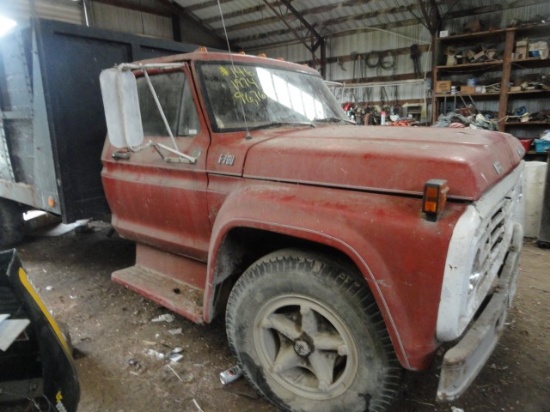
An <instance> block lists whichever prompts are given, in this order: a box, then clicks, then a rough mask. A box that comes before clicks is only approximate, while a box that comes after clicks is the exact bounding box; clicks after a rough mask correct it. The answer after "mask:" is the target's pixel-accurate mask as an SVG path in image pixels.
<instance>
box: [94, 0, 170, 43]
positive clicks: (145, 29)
mask: <svg viewBox="0 0 550 412" xmlns="http://www.w3.org/2000/svg"><path fill="white" fill-rule="evenodd" d="M88 5H89V14H90V25H91V26H93V27H97V28H100V29H107V30H116V31H121V32H125V33H133V34H141V35H144V36H150V37H158V38H162V39H170V40H172V39H173V36H174V31H173V27H172V19H171V18H170V17H166V16H161V15H158V14H151V13H144V12H141V11H137V10H131V9H124V8H122V7H115V6H111V5H108V4H102V3H96V2H88Z"/></svg>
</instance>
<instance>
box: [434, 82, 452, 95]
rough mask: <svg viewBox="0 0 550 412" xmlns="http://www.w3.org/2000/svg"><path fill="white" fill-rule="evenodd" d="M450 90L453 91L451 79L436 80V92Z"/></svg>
mask: <svg viewBox="0 0 550 412" xmlns="http://www.w3.org/2000/svg"><path fill="white" fill-rule="evenodd" d="M450 91H451V81H450V80H438V81H437V82H435V92H436V93H449V92H450Z"/></svg>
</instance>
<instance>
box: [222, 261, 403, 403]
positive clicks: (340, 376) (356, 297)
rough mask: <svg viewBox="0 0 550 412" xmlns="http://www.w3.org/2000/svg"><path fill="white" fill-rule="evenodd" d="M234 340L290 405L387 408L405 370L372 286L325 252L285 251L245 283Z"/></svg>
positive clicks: (266, 385) (234, 313)
mask: <svg viewBox="0 0 550 412" xmlns="http://www.w3.org/2000/svg"><path fill="white" fill-rule="evenodd" d="M226 327H227V335H228V340H229V345H230V347H231V349H232V351H233V353H234V354H235V356H236V357H237V358H238V361H239V364H240V366H241V367H242V368H243V370H244V372H245V375H246V377H247V378H248V380H249V381H250V382H251V384H252V385H253V386H254V387H255V388H256V389H257V390H258V391H259V392H260V393H262V394H263V395H264V396H265V397H266V398H267V399H268V400H270V401H271V402H272V403H274V404H275V405H276V406H278V407H279V408H281V409H284V410H288V411H326V412H329V411H349V412H353V411H377V412H381V411H385V410H386V409H387V408H388V406H389V405H390V404H391V402H392V400H393V399H394V398H395V395H396V393H397V391H398V389H399V381H400V375H401V368H400V367H399V364H398V362H397V360H396V358H395V354H394V352H393V348H392V345H391V342H390V339H389V337H388V334H387V331H386V328H385V326H384V322H383V320H382V316H381V314H380V312H379V310H378V309H377V306H376V304H375V302H374V299H373V297H372V295H371V293H370V292H369V290H368V289H367V288H366V286H365V285H364V284H363V283H362V282H360V281H358V280H356V278H355V276H354V275H353V274H352V273H350V270H349V269H348V268H345V267H343V266H341V265H339V264H337V263H334V262H331V261H329V260H326V259H324V258H323V257H321V256H318V255H314V254H309V253H306V252H298V251H292V250H283V251H279V252H275V253H272V254H270V255H268V256H266V257H264V258H262V259H261V260H259V261H257V262H256V263H255V264H253V265H252V266H251V267H250V268H249V269H248V270H247V271H246V272H245V273H244V274H243V275H242V276H241V278H240V279H239V280H238V281H237V283H236V284H235V287H234V288H233V290H232V292H231V295H230V297H229V301H228V306H227V312H226Z"/></svg>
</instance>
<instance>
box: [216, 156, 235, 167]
mask: <svg viewBox="0 0 550 412" xmlns="http://www.w3.org/2000/svg"><path fill="white" fill-rule="evenodd" d="M218 164H219V165H225V166H233V165H234V164H235V156H233V155H231V154H227V153H222V154H221V155H220V157H219V159H218Z"/></svg>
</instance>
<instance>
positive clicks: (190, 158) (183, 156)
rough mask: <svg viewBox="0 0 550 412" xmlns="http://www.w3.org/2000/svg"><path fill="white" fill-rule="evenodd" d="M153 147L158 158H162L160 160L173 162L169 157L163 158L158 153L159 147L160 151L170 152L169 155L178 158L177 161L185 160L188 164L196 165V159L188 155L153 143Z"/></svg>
mask: <svg viewBox="0 0 550 412" xmlns="http://www.w3.org/2000/svg"><path fill="white" fill-rule="evenodd" d="M153 147H154V148H155V150H156V151H157V152H158V154H159V155H160V157H162V160H164V161H165V162H173V161H174V160H173V159H172V158H170V157H166V156H164V155H163V154H162V153H161V152H160V150H159V147H160V148H161V149H164V150H166V151H167V152H170V153H173V154H175V155H176V156H178V157H179V160H181V159H185V160H187V161H188V162H189V163H191V164H195V163H197V159H196V158H194V157H191V156H188V155H186V154H185V153H182V152H180V151H179V150H174V149H172V148H171V147H168V146H165V145H163V144H162V143H154V144H153Z"/></svg>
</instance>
